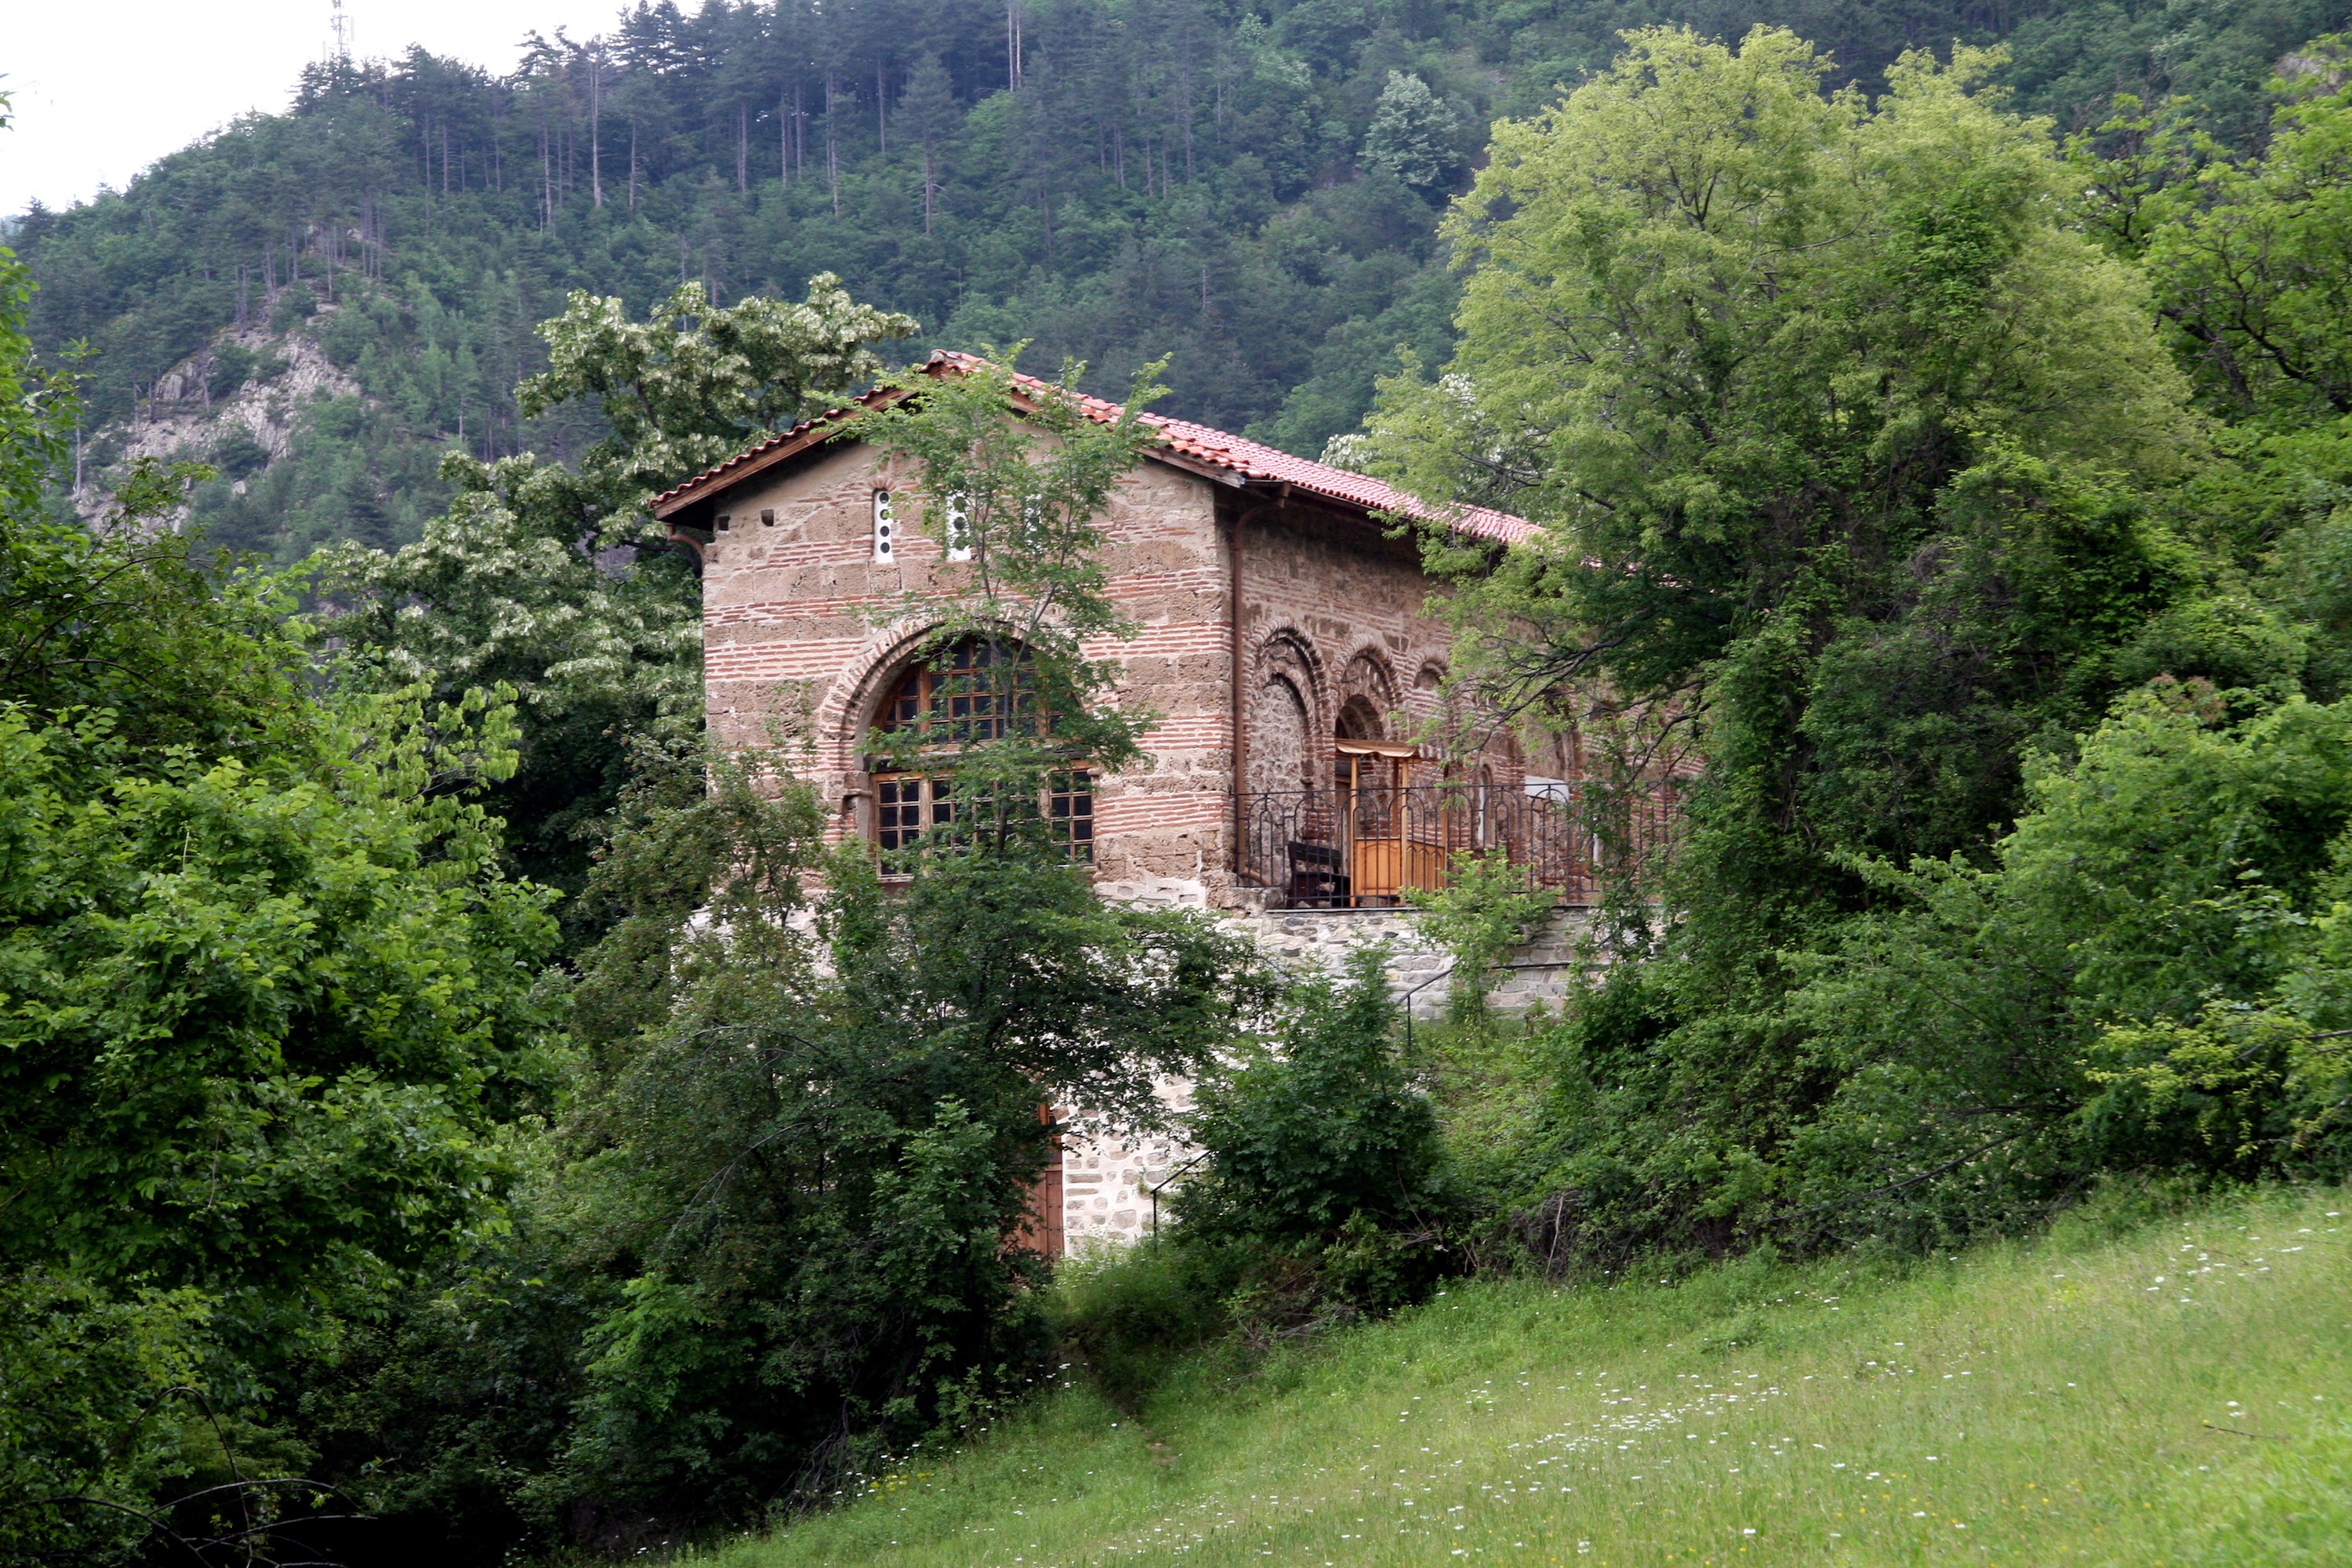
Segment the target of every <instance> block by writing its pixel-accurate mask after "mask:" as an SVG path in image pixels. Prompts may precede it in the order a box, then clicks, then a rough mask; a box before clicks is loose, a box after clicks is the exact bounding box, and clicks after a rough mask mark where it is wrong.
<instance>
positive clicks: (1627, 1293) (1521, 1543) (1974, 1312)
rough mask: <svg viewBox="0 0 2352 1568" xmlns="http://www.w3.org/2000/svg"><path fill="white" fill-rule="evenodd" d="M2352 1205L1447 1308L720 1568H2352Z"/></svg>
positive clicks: (1029, 1414) (1057, 1419)
mask: <svg viewBox="0 0 2352 1568" xmlns="http://www.w3.org/2000/svg"><path fill="white" fill-rule="evenodd" d="M2347 1209H2352V1194H2345V1193H2341V1192H2317V1193H2309V1192H2304V1193H2273V1194H2268V1195H2265V1196H2263V1197H2260V1198H2253V1199H2242V1200H2240V1201H2237V1202H2234V1203H2231V1204H2228V1205H2202V1206H2199V1207H2196V1208H2193V1209H2190V1210H2189V1211H2186V1212H2185V1213H2179V1214H2175V1215H2171V1216H2170V1217H2168V1218H2165V1219H2161V1220H2154V1221H2148V1222H2146V1223H2144V1224H2142V1225H2140V1226H2137V1228H2130V1229H2127V1230H2125V1231H2123V1232H2122V1233H2121V1234H2119V1235H2118V1234H2109V1235H2105V1236H2103V1235H2102V1234H2101V1230H2102V1226H2101V1225H2100V1223H2099V1221H2098V1219H2097V1217H2096V1215H2084V1216H2078V1217H2076V1218H2074V1219H2073V1220H2071V1221H2069V1222H2067V1223H2066V1224H2063V1225H2062V1226H2061V1227H2060V1228H2059V1230H2058V1231H2057V1232H2056V1233H2054V1234H2053V1236H2051V1237H2048V1238H2046V1239H2044V1240H2043V1241H2042V1242H2040V1243H2038V1244H2035V1245H2003V1246H1995V1247H1983V1248H1979V1249H1978V1250H1976V1251H1973V1252H1970V1253H1968V1254H1966V1255H1964V1256H1962V1257H1960V1258H1956V1259H1950V1260H1945V1261H1939V1262H1937V1263H1935V1264H1931V1265H1927V1266H1915V1267H1912V1268H1906V1269H1899V1270H1898V1269H1894V1268H1871V1267H1858V1266H1853V1265H1841V1264H1838V1263H1834V1262H1832V1263H1820V1264H1811V1265H1806V1266H1802V1267H1789V1266H1784V1265H1777V1264H1772V1263H1769V1262H1763V1261H1757V1260H1749V1261H1747V1262H1744V1263H1738V1264H1732V1265H1728V1266H1725V1267H1721V1268H1713V1269H1709V1270H1706V1271H1705V1272H1703V1273H1701V1274H1699V1275H1697V1276H1696V1277H1694V1278H1691V1279H1685V1280H1683V1281H1681V1282H1678V1283H1672V1284H1669V1283H1664V1282H1661V1281H1658V1280H1654V1279H1647V1280H1638V1281H1633V1282H1627V1283H1622V1284H1617V1285H1614V1286H1612V1287H1604V1288H1585V1289H1549V1288H1545V1287H1542V1286H1539V1285H1535V1284H1529V1283H1510V1282H1504V1283H1488V1284H1478V1285H1474V1286H1469V1287H1465V1288H1460V1289H1454V1290H1453V1291H1451V1292H1449V1293H1448V1294H1447V1295H1445V1296H1444V1297H1442V1298H1440V1299H1438V1300H1435V1301H1433V1302H1432V1303H1431V1304H1430V1305H1428V1306H1427V1307H1424V1308H1423V1309H1421V1310H1416V1311H1413V1312H1412V1313H1409V1314H1406V1315H1404V1316H1402V1317H1400V1318H1398V1319H1396V1320H1394V1321H1391V1322H1387V1323H1382V1324H1377V1325H1371V1326H1367V1327H1364V1328H1361V1329H1359V1330H1356V1331H1350V1332H1348V1333H1346V1334H1343V1335H1340V1336H1338V1337H1336V1338H1334V1339H1332V1340H1330V1341H1328V1342H1325V1343H1324V1344H1322V1345H1320V1346H1318V1347H1316V1348H1315V1349H1314V1350H1312V1351H1311V1352H1301V1353H1297V1354H1293V1355H1288V1356H1286V1357H1284V1358H1282V1359H1279V1360H1278V1361H1277V1362H1276V1363H1275V1364H1274V1365H1272V1366H1270V1367H1268V1368H1265V1369H1263V1370H1262V1371H1261V1372H1260V1373H1257V1374H1256V1375H1255V1376H1254V1377H1251V1378H1247V1379H1231V1378H1228V1377H1226V1376H1224V1375H1222V1374H1221V1373H1219V1372H1218V1371H1217V1370H1216V1369H1215V1368H1214V1367H1213V1366H1212V1365H1211V1364H1210V1363H1205V1362H1204V1363H1201V1364H1199V1365H1196V1366H1193V1367H1192V1368H1190V1369H1188V1371H1187V1372H1186V1373H1185V1374H1184V1375H1183V1376H1182V1377H1181V1378H1180V1379H1179V1380H1178V1381H1177V1382H1175V1383H1174V1384H1171V1385H1170V1386H1168V1387H1166V1388H1164V1389H1163V1390H1162V1391H1161V1393H1160V1394H1159V1395H1158V1396H1156V1397H1155V1399H1154V1400H1153V1401H1152V1403H1151V1405H1150V1408H1149V1409H1147V1410H1146V1411H1145V1412H1143V1417H1144V1420H1145V1422H1147V1423H1148V1426H1139V1425H1138V1424H1137V1423H1136V1422H1135V1421H1134V1420H1132V1419H1122V1417H1121V1415H1120V1413H1119V1412H1118V1411H1116V1410H1114V1409H1112V1408H1110V1407H1108V1405H1105V1404H1104V1403H1103V1402H1102V1401H1101V1400H1100V1399H1099V1398H1098V1397H1097V1396H1096V1395H1095V1394H1092V1393H1091V1392H1089V1391H1087V1390H1086V1389H1083V1388H1078V1387H1070V1388H1066V1389H1064V1390H1061V1391H1058V1392H1056V1393H1055V1394H1052V1395H1050V1396H1048V1397H1047V1398H1046V1399H1045V1400H1044V1401H1042V1402H1041V1403H1040V1404H1038V1405H1035V1406H1034V1407H1032V1408H1031V1409H1029V1410H1028V1411H1026V1412H1025V1413H1024V1414H1023V1415H1020V1416H1018V1417H1016V1418H1014V1419H1013V1420H1010V1421H1007V1422H1005V1423H1003V1424H1001V1425H1000V1426H999V1427H998V1429H997V1430H995V1431H994V1432H992V1433H991V1434H988V1435H987V1436H983V1437H982V1438H981V1439H980V1440H978V1441H977V1442H975V1443H974V1444H973V1445H971V1447H968V1448H966V1449H965V1450H963V1451H961V1452H959V1453H957V1454H955V1455H953V1456H942V1458H941V1462H940V1464H939V1465H937V1467H936V1468H933V1467H929V1466H926V1465H921V1464H918V1465H915V1466H910V1467H909V1468H908V1471H907V1472H906V1473H903V1474H898V1475H894V1476H891V1477H889V1478H887V1479H885V1480H884V1481H883V1482H881V1483H880V1484H879V1485H878V1486H877V1488H875V1489H874V1491H875V1495H873V1496H870V1497H868V1498H866V1499H865V1500H860V1501H858V1502H856V1503H855V1504H854V1505H852V1506H850V1507H848V1508H845V1509H844V1510H841V1511H840V1512H838V1513H836V1514H832V1515H829V1516H825V1517H822V1518H818V1519H815V1520H812V1521H807V1522H804V1523H802V1524H799V1525H796V1526H794V1527H793V1528H791V1529H789V1530H786V1531H782V1532H781V1533H779V1534H777V1535H775V1536H772V1537H771V1538H769V1539H767V1540H765V1541H759V1542H748V1541H747V1542H739V1543H737V1544H736V1545H734V1546H732V1547H730V1548H729V1549H727V1550H724V1551H722V1552H720V1553H719V1559H720V1562H721V1563H722V1564H723V1565H724V1568H802V1565H807V1564H818V1563H841V1564H848V1563H857V1564H874V1565H885V1564H888V1565H898V1564H903V1565H907V1568H914V1565H917V1564H926V1565H928V1564H941V1565H946V1564H953V1565H956V1568H965V1565H978V1564H1005V1565H1013V1564H1018V1565H1020V1568H1039V1565H1045V1564H1059V1565H1064V1568H1075V1565H1076V1564H1093V1563H1118V1564H1129V1563H1184V1564H1188V1565H1192V1564H1223V1563H1233V1564H1242V1563H1253V1564H1255V1563H1265V1562H1268V1561H1271V1562H1274V1563H1305V1564H1310V1565H1316V1564H1326V1565H1332V1568H1341V1565H1348V1568H1352V1565H1354V1564H1367V1563H1369V1564H1385V1563H1428V1564H1448V1563H1470V1562H1487V1563H1528V1564H1550V1563H1575V1564H1588V1563H1589V1564H1594V1565H1598V1564H1603V1563H1609V1564H1651V1563H1660V1564H1663V1563H1688V1564H1708V1563H1719V1564H1730V1563H1740V1564H1748V1563H1856V1564H1861V1563H2019V1564H2028V1563H2115V1564H2132V1565H2135V1568H2137V1565H2139V1564H2152V1563H2249V1564H2251V1563H2262V1564H2282V1563H2347V1562H2352V1233H2347V1230H2346V1229H2345V1228H2344V1227H2345V1226H2346V1225H2347V1220H2346V1219H2345V1218H2344V1217H2343V1215H2342V1212H2341V1211H2344V1210H2347Z"/></svg>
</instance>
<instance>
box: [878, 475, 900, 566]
mask: <svg viewBox="0 0 2352 1568" xmlns="http://www.w3.org/2000/svg"><path fill="white" fill-rule="evenodd" d="M874 559H875V560H877V561H895V560H897V559H898V518H897V517H896V516H895V515H893V513H892V512H891V510H890V492H889V491H888V490H876V491H875V492H874Z"/></svg>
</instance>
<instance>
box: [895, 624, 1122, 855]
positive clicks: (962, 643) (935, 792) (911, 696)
mask: <svg viewBox="0 0 2352 1568" xmlns="http://www.w3.org/2000/svg"><path fill="white" fill-rule="evenodd" d="M1041 710H1042V704H1041V703H1039V701H1038V700H1037V696H1036V682H1035V679H1034V673H1033V672H1032V671H1031V669H1030V668H1028V666H1027V662H1026V660H1025V659H1024V658H1023V657H1022V652H1021V650H1020V649H1019V648H1018V647H1007V646H1005V645H1003V644H1002V643H997V642H992V641H990V640H988V639H986V638H982V637H961V638H959V639H957V640H956V641H955V642H952V643H950V644H949V645H948V646H947V647H944V648H941V649H940V650H939V651H938V652H937V653H935V654H934V655H933V656H932V657H931V658H929V659H927V660H924V661H923V662H922V663H920V664H918V665H917V666H916V667H915V668H912V669H910V670H908V672H907V673H906V675H905V676H904V677H903V678H902V679H900V680H899V682H898V687H897V688H896V689H895V690H893V691H892V693H891V695H890V698H889V700H887V702H885V703H884V704H883V706H882V710H881V711H880V712H879V713H878V714H877V715H876V721H875V724H876V728H877V730H881V731H888V732H890V734H891V737H892V740H893V742H894V743H895V744H896V746H897V747H898V755H897V756H895V757H894V758H892V759H891V760H890V765H887V766H884V767H881V768H877V771H876V772H875V774H874V803H875V839H876V842H877V844H878V845H879V846H880V847H881V848H882V849H883V850H884V851H885V852H890V851H897V850H903V849H908V848H912V847H914V846H915V844H916V843H917V842H918V841H919V840H920V839H921V838H922V837H923V836H924V835H925V834H927V833H929V834H933V835H934V836H935V837H936V836H949V835H951V834H952V833H953V831H954V830H955V828H956V827H957V826H958V825H959V824H961V823H963V822H967V821H973V820H976V819H978V818H981V817H984V816H995V815H996V813H995V811H994V809H993V808H994V806H995V805H996V803H995V802H994V801H993V800H987V801H979V800H963V799H959V798H958V795H957V793H956V790H957V783H956V776H955V774H956V756H957V753H958V752H961V750H962V749H963V748H964V747H966V746H970V745H977V744H981V743H982V742H990V741H1000V740H1003V738H1004V737H1005V735H1006V734H1007V733H1008V732H1010V731H1014V730H1015V729H1016V728H1017V727H1020V726H1024V725H1027V724H1031V723H1034V722H1036V721H1038V720H1039V718H1040V717H1041V716H1042V715H1041ZM1015 815H1018V816H1024V817H1032V818H1033V819H1034V820H1040V821H1043V822H1045V823H1046V824H1047V825H1048V826H1049V828H1050V830H1051V832H1052V835H1053V837H1055V840H1056V841H1058V842H1059V843H1061V844H1062V845H1064V846H1065V847H1066V848H1067V849H1068V851H1069V853H1070V854H1071V856H1072V857H1073V858H1076V859H1081V860H1091V859H1093V858H1094V773H1093V771H1092V770H1091V769H1088V768H1084V767H1076V768H1070V769H1067V770H1064V771H1061V772H1057V773H1054V774H1053V775H1051V776H1050V777H1049V778H1048V779H1047V780H1046V781H1045V787H1044V788H1042V789H1041V790H1040V791H1039V792H1038V797H1037V799H1036V800H1035V801H1034V802H1028V803H1021V804H1018V805H1016V807H1015Z"/></svg>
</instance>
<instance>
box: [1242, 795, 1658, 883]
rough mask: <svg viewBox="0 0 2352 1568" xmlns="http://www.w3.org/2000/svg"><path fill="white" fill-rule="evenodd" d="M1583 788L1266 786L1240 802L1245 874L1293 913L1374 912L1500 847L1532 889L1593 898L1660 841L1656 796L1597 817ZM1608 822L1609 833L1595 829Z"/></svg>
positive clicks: (1444, 879) (1451, 875) (1616, 805)
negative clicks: (1618, 870)
mask: <svg viewBox="0 0 2352 1568" xmlns="http://www.w3.org/2000/svg"><path fill="white" fill-rule="evenodd" d="M1590 804H1591V803H1589V802H1588V801H1587V799H1586V797H1585V795H1584V792H1583V790H1582V789H1581V788H1580V786H1578V785H1574V784H1555V785H1548V786H1545V788H1544V790H1543V792H1542V793H1540V794H1530V793H1528V792H1527V791H1525V790H1520V789H1507V788H1504V787H1503V786H1501V785H1497V784H1469V783H1463V784H1413V785H1406V786H1402V787H1398V786H1395V785H1384V784H1359V785H1358V786H1356V787H1355V788H1352V789H1346V790H1333V789H1302V790H1272V791H1267V792H1265V793H1262V794H1256V795H1244V797H1243V798H1242V802H1241V831H1242V846H1241V848H1242V855H1241V860H1242V864H1241V871H1242V877H1243V879H1244V881H1246V882H1249V883H1252V884H1254V885H1255V886H1257V887H1261V888H1265V889H1270V890H1271V891H1272V892H1273V894H1274V901H1275V903H1276V905H1277V906H1281V907H1287V908H1291V909H1380V908H1384V907H1388V906H1391V905H1395V904H1399V903H1402V902H1403V901H1404V894H1405V893H1406V892H1408V891H1410V890H1414V889H1424V890H1434V889H1442V888H1444V887H1446V886H1448V885H1449V884H1450V883H1451V882H1452V881H1453V879H1454V874H1455V871H1456V868H1457V867H1458V864H1459V857H1461V856H1463V855H1465V854H1491V853H1494V852H1496V851H1500V852H1501V853H1502V854H1504V855H1506V856H1507V857H1508V858H1509V859H1510V861H1511V863H1512V864H1513V865H1515V866H1519V867H1523V868H1526V870H1527V873H1528V881H1529V882H1530V884H1532V885H1533V886H1535V887H1538V888H1547V889H1551V890H1552V891H1554V892H1557V893H1559V895H1560V896H1561V898H1562V900H1564V901H1565V902H1568V903H1571V904H1576V903H1589V902H1591V901H1592V900H1593V898H1594V894H1595V891H1596V889H1597V887H1598V885H1599V881H1600V880H1601V878H1603V877H1605V876H1606V875H1607V873H1608V871H1609V870H1610V868H1612V865H1614V864H1615V863H1616V862H1617V860H1618V858H1622V857H1624V856H1628V855H1638V854H1641V853H1643V852H1644V850H1645V849H1646V848H1647V847H1649V846H1650V845H1652V844H1653V843H1654V842H1655V841H1657V839H1658V837H1659V827H1660V824H1661V822H1662V820H1663V819H1662V817H1661V815H1660V806H1659V804H1658V803H1657V802H1656V801H1654V800H1649V799H1643V800H1640V801H1636V802H1632V803H1612V805H1614V809H1613V810H1611V811H1610V812H1609V813H1608V815H1607V816H1605V817H1602V818H1599V819H1596V817H1595V815H1594V813H1593V812H1592V811H1591V809H1589V805H1590ZM1606 825H1613V830H1612V831H1600V830H1599V829H1600V828H1601V827H1602V826H1606Z"/></svg>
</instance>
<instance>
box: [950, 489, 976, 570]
mask: <svg viewBox="0 0 2352 1568" xmlns="http://www.w3.org/2000/svg"><path fill="white" fill-rule="evenodd" d="M948 559H949V560H950V561H969V560H971V512H970V511H969V510H967V509H966V508H965V506H964V498H963V497H961V496H950V497H948Z"/></svg>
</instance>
